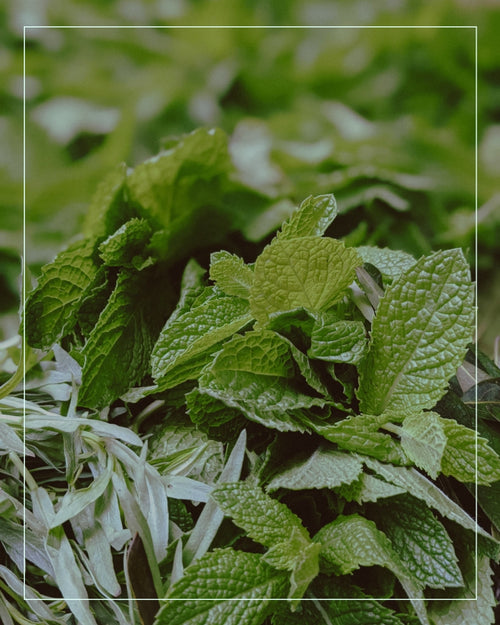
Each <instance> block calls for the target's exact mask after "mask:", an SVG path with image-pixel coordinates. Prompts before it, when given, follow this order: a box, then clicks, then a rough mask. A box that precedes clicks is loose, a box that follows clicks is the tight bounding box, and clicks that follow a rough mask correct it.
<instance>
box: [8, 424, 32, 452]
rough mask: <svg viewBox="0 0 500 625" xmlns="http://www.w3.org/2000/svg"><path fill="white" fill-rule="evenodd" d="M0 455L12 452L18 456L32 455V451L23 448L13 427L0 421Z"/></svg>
mask: <svg viewBox="0 0 500 625" xmlns="http://www.w3.org/2000/svg"><path fill="white" fill-rule="evenodd" d="M0 450H2V451H1V452H0V455H2V454H3V453H10V452H14V453H16V454H18V455H20V456H23V455H24V454H26V455H27V456H33V455H34V454H33V452H32V451H30V450H29V449H28V448H25V446H24V443H23V441H22V440H21V439H20V438H19V436H18V435H17V434H16V432H15V430H14V428H12V427H10V426H9V425H7V423H3V422H2V421H0Z"/></svg>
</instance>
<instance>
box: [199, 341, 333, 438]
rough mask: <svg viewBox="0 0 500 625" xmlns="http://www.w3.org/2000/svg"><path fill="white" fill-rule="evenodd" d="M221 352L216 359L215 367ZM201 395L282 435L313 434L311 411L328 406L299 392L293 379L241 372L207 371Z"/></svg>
mask: <svg viewBox="0 0 500 625" xmlns="http://www.w3.org/2000/svg"><path fill="white" fill-rule="evenodd" d="M221 353H223V352H219V354H218V355H217V356H216V357H215V361H214V364H216V362H217V358H219V356H220V354H221ZM199 392H200V393H202V394H206V395H209V396H211V397H212V398H214V399H217V400H219V401H221V402H222V403H223V404H225V405H226V406H228V407H229V408H234V409H236V410H238V411H239V412H240V413H242V414H243V415H244V416H245V417H246V418H247V419H250V420H251V421H255V422H256V423H260V424H261V425H264V426H265V427H267V428H273V429H277V430H279V431H280V432H288V431H297V432H305V431H310V430H311V429H312V420H311V418H312V415H311V414H310V413H309V409H310V408H316V407H317V408H323V407H325V406H326V405H327V403H328V402H327V400H325V399H322V398H319V397H311V396H310V395H306V394H304V393H301V392H299V391H297V390H296V388H295V384H294V380H289V379H288V378H283V377H279V376H270V375H260V374H258V373H254V372H248V371H238V370H236V371H232V370H225V371H219V372H218V373H217V374H214V373H213V372H212V371H211V370H210V369H208V370H205V371H204V372H203V374H202V375H201V377H200V378H199ZM195 397H196V396H195ZM191 410H193V405H191Z"/></svg>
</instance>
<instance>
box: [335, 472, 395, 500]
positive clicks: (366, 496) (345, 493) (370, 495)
mask: <svg viewBox="0 0 500 625" xmlns="http://www.w3.org/2000/svg"><path fill="white" fill-rule="evenodd" d="M337 492H338V493H339V495H342V497H344V498H345V499H347V501H356V502H357V503H359V504H361V503H364V502H368V501H371V502H374V501H378V500H379V499H385V498H388V497H394V496H395V495H401V494H403V493H404V492H406V491H405V490H404V489H403V488H401V487H399V486H395V485H394V484H389V482H386V481H385V480H381V479H379V478H378V477H375V476H374V475H370V474H369V473H361V475H360V476H359V478H358V480H356V481H355V482H353V483H352V484H349V485H343V486H341V488H339V489H338V490H337Z"/></svg>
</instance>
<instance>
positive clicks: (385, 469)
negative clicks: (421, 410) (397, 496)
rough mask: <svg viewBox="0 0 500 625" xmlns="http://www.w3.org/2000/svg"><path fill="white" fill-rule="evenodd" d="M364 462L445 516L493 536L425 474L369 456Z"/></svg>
mask: <svg viewBox="0 0 500 625" xmlns="http://www.w3.org/2000/svg"><path fill="white" fill-rule="evenodd" d="M362 460H363V462H364V464H365V465H366V466H367V467H368V468H369V469H371V470H372V471H374V472H375V473H376V474H377V475H378V476H380V477H381V478H383V479H385V480H386V481H388V482H390V483H391V484H394V485H395V486H399V487H400V488H403V489H404V490H405V491H406V492H407V493H409V494H410V495H413V497H416V498H417V499H421V500H422V501H424V502H425V503H426V504H427V505H428V506H430V507H431V508H434V510H437V511H438V512H439V513H440V514H442V515H443V516H444V517H446V518H448V519H450V520H451V521H455V523H458V524H459V525H462V527H465V528H466V529H468V530H471V531H473V532H477V533H479V534H481V535H482V536H486V537H487V538H491V537H490V536H489V534H488V533H487V532H485V531H484V530H482V529H481V528H480V527H479V525H477V523H476V522H475V521H474V519H472V518H471V517H470V516H469V515H468V514H467V513H466V512H465V510H463V509H462V508H461V506H459V505H458V504H456V503H455V502H454V501H452V500H451V499H450V498H449V497H447V496H446V495H445V494H444V493H443V492H442V491H441V490H440V489H439V488H438V487H437V486H435V485H434V484H433V483H432V482H430V481H429V480H428V479H427V478H426V477H425V476H423V475H422V474H421V473H419V472H418V471H417V470H416V469H414V468H409V467H395V466H393V465H390V464H383V463H381V462H378V461H377V460H375V459H373V458H369V457H365V458H362Z"/></svg>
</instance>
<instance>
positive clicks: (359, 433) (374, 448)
mask: <svg viewBox="0 0 500 625" xmlns="http://www.w3.org/2000/svg"><path fill="white" fill-rule="evenodd" d="M383 423H384V417H382V419H381V418H380V417H376V416H373V415H365V414H362V415H356V416H350V417H347V418H346V419H342V421H337V422H336V423H333V424H329V423H325V424H323V423H318V424H315V426H314V429H315V431H316V432H317V433H318V434H320V435H321V436H323V437H324V438H326V439H327V440H328V441H331V442H332V443H336V444H337V445H338V446H339V447H341V448H342V449H347V450H349V451H353V452H357V453H361V454H366V455H368V456H373V457H374V458H378V459H379V460H384V461H385V462H392V463H395V464H406V463H407V458H406V456H405V454H404V452H403V451H402V449H401V446H400V445H399V443H397V441H395V440H394V439H393V438H392V437H391V436H389V434H385V433H384V432H380V430H379V428H380V427H381V426H382V425H383Z"/></svg>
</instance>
